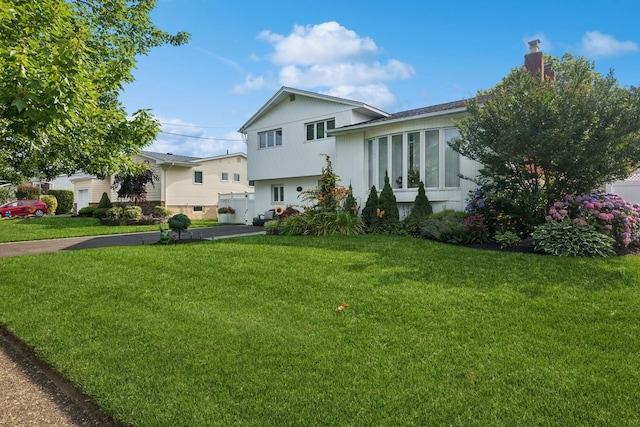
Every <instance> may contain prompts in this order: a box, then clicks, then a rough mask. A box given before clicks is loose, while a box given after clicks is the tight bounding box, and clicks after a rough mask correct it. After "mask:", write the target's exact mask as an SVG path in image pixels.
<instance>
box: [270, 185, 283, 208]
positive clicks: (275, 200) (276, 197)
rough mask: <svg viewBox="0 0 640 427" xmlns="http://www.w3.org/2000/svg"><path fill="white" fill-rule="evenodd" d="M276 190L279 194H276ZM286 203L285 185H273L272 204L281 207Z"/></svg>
mask: <svg viewBox="0 0 640 427" xmlns="http://www.w3.org/2000/svg"><path fill="white" fill-rule="evenodd" d="M276 190H277V192H278V194H276ZM282 203H284V184H271V204H272V205H279V204H282Z"/></svg>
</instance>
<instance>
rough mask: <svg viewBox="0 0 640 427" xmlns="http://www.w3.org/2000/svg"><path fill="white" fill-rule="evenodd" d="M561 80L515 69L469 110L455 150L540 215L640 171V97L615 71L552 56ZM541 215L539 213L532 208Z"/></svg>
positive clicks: (488, 180)
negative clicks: (557, 202) (559, 202)
mask: <svg viewBox="0 0 640 427" xmlns="http://www.w3.org/2000/svg"><path fill="white" fill-rule="evenodd" d="M545 62H551V64H552V66H553V68H554V70H555V72H556V79H555V80H554V79H545V80H543V79H542V78H541V77H540V75H537V76H532V75H530V74H528V73H527V72H526V71H525V70H524V69H523V68H521V69H514V70H512V71H511V73H510V74H509V75H507V76H506V77H505V78H504V79H503V80H502V82H500V83H499V84H498V85H496V86H495V88H493V89H492V90H491V91H489V96H488V97H484V98H483V99H486V102H484V105H479V103H478V102H477V101H474V102H471V103H470V104H469V105H468V112H469V116H467V117H466V118H464V119H462V120H460V121H459V122H458V123H457V126H458V129H459V130H460V137H459V138H458V139H457V140H456V141H454V142H453V143H452V144H451V146H452V147H453V149H455V150H456V151H458V152H459V153H461V154H462V155H464V156H466V157H468V158H470V159H473V160H477V161H478V162H480V163H481V164H482V169H481V171H480V178H479V179H478V180H477V181H478V183H479V184H487V183H491V184H492V185H493V186H495V187H496V188H498V189H499V191H502V192H504V193H505V194H509V197H510V198H511V197H513V198H514V199H513V200H512V201H513V202H514V203H517V204H519V205H521V206H522V207H526V209H527V210H529V212H528V213H525V212H522V214H523V215H531V214H533V215H534V217H538V218H541V217H542V215H543V214H544V213H543V211H544V209H545V208H546V207H547V206H548V205H550V204H551V203H552V202H553V201H554V200H558V199H561V198H562V197H564V195H566V194H579V193H589V192H591V191H592V190H594V189H596V188H598V187H600V186H602V185H603V184H605V183H607V182H610V181H614V180H617V179H624V178H626V177H627V176H628V175H629V174H630V173H631V172H632V171H633V170H635V169H637V168H638V167H639V166H640V93H639V92H638V88H636V87H633V86H632V87H624V88H623V87H620V85H619V84H618V81H617V80H616V79H615V78H614V75H613V71H611V72H609V73H608V74H607V75H602V74H600V73H598V72H596V71H594V64H593V63H592V62H589V61H587V60H585V59H584V58H576V57H573V56H571V55H569V54H567V55H564V56H563V57H562V58H551V57H549V58H548V60H547V61H545ZM532 210H533V211H535V212H533V211H532Z"/></svg>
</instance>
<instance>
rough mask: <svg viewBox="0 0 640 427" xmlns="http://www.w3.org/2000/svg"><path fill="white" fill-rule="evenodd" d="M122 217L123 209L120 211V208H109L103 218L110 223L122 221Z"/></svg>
mask: <svg viewBox="0 0 640 427" xmlns="http://www.w3.org/2000/svg"><path fill="white" fill-rule="evenodd" d="M99 209H101V208H98V209H96V210H95V211H94V214H95V212H97V211H98V210H99ZM123 216H124V209H122V208H121V207H118V206H114V207H113V208H109V209H107V210H106V212H105V215H104V217H105V218H107V219H108V220H111V221H116V220H120V219H122V217H123Z"/></svg>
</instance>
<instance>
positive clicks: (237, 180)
mask: <svg viewBox="0 0 640 427" xmlns="http://www.w3.org/2000/svg"><path fill="white" fill-rule="evenodd" d="M233 182H240V174H239V173H234V174H233Z"/></svg>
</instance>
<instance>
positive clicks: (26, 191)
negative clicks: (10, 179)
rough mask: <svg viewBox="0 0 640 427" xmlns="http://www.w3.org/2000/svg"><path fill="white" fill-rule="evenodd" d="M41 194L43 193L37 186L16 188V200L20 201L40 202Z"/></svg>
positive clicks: (23, 185) (29, 185)
mask: <svg viewBox="0 0 640 427" xmlns="http://www.w3.org/2000/svg"><path fill="white" fill-rule="evenodd" d="M41 194H42V191H41V190H40V187H39V186H37V185H32V184H22V185H18V188H16V198H17V199H19V200H38V199H39V198H40V195H41Z"/></svg>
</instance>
